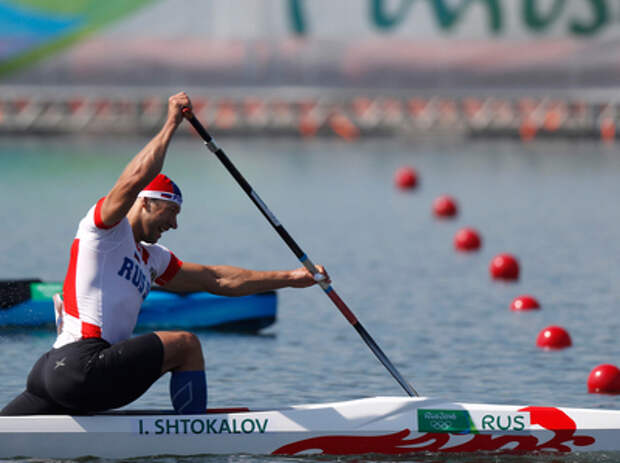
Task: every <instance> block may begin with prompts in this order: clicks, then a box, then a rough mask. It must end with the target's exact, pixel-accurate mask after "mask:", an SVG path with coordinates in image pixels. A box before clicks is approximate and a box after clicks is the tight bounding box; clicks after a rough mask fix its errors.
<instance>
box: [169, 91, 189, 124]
mask: <svg viewBox="0 0 620 463" xmlns="http://www.w3.org/2000/svg"><path fill="white" fill-rule="evenodd" d="M184 108H189V109H190V110H191V109H192V102H191V101H190V99H189V97H188V96H187V94H186V93H185V92H179V93H177V94H176V95H172V96H171V97H170V98H168V120H169V121H171V122H173V123H174V124H175V126H178V125H179V124H180V123H181V121H182V120H183V109H184Z"/></svg>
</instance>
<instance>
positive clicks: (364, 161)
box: [0, 138, 620, 463]
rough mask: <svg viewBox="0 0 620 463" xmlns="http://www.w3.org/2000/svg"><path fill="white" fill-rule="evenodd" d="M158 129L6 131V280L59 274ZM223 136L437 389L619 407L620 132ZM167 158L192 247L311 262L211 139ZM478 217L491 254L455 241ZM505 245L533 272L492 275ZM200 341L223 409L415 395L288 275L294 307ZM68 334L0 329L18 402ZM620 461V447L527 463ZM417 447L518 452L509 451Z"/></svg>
mask: <svg viewBox="0 0 620 463" xmlns="http://www.w3.org/2000/svg"><path fill="white" fill-rule="evenodd" d="M145 141H146V140H143V139H121V140H104V139H77V140H76V139H30V140H24V139H19V140H18V139H2V140H0V179H1V181H0V198H1V199H0V204H1V206H0V211H2V212H1V213H2V218H3V220H2V224H3V234H2V236H3V239H2V240H1V241H0V256H1V259H2V265H1V266H0V278H4V279H7V278H27V277H39V278H42V279H44V280H61V279H62V278H63V277H64V272H65V270H66V266H67V262H68V255H69V245H70V243H71V240H72V238H73V234H74V232H75V228H76V226H77V222H78V221H79V219H80V218H81V217H82V216H83V214H84V213H85V212H86V210H87V209H88V208H89V207H90V206H91V205H92V204H93V203H94V202H95V201H96V200H97V199H98V198H99V197H101V196H103V195H104V194H105V193H106V192H107V190H108V189H109V188H110V187H111V186H112V184H113V182H114V181H115V180H116V178H117V176H118V174H119V173H120V171H121V170H122V168H123V167H124V165H125V163H126V162H127V161H128V160H129V159H130V157H131V156H132V155H133V154H134V153H135V152H137V151H138V150H139V149H140V148H141V146H142V144H143V143H144V142H145ZM219 142H220V144H221V145H222V146H223V148H224V149H225V150H226V152H227V153H228V154H229V156H230V157H231V158H232V159H233V161H234V162H235V163H236V165H237V166H238V168H239V169H240V170H241V171H242V172H243V173H244V175H245V176H246V178H247V179H248V180H249V181H250V183H251V184H252V185H253V187H254V188H255V190H256V191H257V192H258V193H259V194H260V195H261V197H262V198H263V200H264V201H265V202H266V203H267V204H268V205H269V207H270V209H271V210H272V211H273V212H274V213H275V214H276V216H277V217H278V218H279V219H280V221H281V222H282V223H283V224H284V226H285V227H286V228H287V229H288V231H289V232H290V234H291V235H292V236H293V237H294V238H295V239H296V240H297V241H298V243H299V244H300V245H301V247H302V248H303V249H304V250H305V251H306V252H307V254H308V255H309V256H310V257H311V258H312V259H313V260H314V261H315V262H316V263H321V264H323V265H325V266H326V267H327V269H328V271H329V272H330V275H331V277H332V280H333V284H334V287H335V289H336V290H337V291H338V293H339V294H340V296H341V297H342V298H343V299H344V300H345V301H346V302H347V304H348V305H349V306H350V307H351V309H352V310H353V311H354V312H355V314H356V315H357V316H358V318H359V319H360V320H361V321H362V323H363V324H364V326H365V327H366V329H367V330H368V331H369V332H370V334H371V335H372V336H373V337H374V339H375V340H376V341H377V342H378V344H379V345H380V346H381V347H382V348H383V350H384V351H385V352H386V354H387V355H388V357H389V358H390V359H391V360H392V362H393V363H394V364H395V365H396V366H397V368H398V369H399V370H400V372H401V373H402V374H403V376H405V377H406V378H407V379H409V380H410V381H411V383H412V384H413V385H414V387H415V388H416V389H417V390H418V391H419V392H420V393H421V394H422V395H426V396H440V397H444V398H446V399H451V400H456V401H469V402H487V403H513V404H531V405H561V406H574V407H594V408H599V407H600V408H615V409H618V408H620V396H605V395H592V394H588V393H587V389H586V380H587V377H588V374H589V372H590V371H591V370H592V368H594V367H595V366H596V365H598V364H601V363H613V364H617V365H618V364H620V355H619V354H620V346H619V344H618V342H617V340H618V333H620V317H618V316H617V311H618V310H619V309H620V283H619V276H620V271H619V268H618V266H619V264H620V259H619V257H620V208H619V207H618V198H620V182H619V175H618V174H619V173H620V151H619V148H618V147H617V146H616V147H614V146H606V145H603V144H599V143H596V142H575V141H571V142H562V141H554V142H537V143H533V144H528V145H523V144H520V143H519V142H511V141H492V142H488V141H479V142H465V143H463V142H452V141H445V142H441V143H440V142H437V141H434V142H416V141H413V140H402V139H401V140H374V141H364V142H360V143H358V144H347V143H344V142H337V141H325V142H319V141H317V142H297V141H275V142H274V141H267V140H262V141H261V140H245V141H239V140H232V139H221V140H219ZM404 164H410V165H413V166H415V167H416V169H417V170H418V171H419V173H420V177H421V183H420V186H419V188H418V189H417V190H415V191H413V192H402V191H399V190H397V189H395V188H394V186H393V183H392V178H393V174H394V171H395V170H396V169H397V168H398V167H399V166H401V165H404ZM165 171H166V172H167V173H168V174H169V175H170V176H172V177H173V178H174V179H175V180H176V181H177V182H178V183H179V184H180V185H181V187H182V189H183V193H184V197H185V203H184V206H183V212H182V214H181V216H180V217H179V223H180V228H179V229H178V230H176V231H171V232H169V233H167V234H166V235H165V236H164V237H163V239H162V243H163V244H165V245H167V246H168V247H170V248H171V249H173V250H174V251H175V253H176V254H177V255H178V256H179V257H180V258H181V259H183V260H188V261H195V262H201V263H211V264H231V265H239V266H244V267H250V268H257V269H267V268H291V267H296V266H297V261H296V259H295V257H294V255H293V254H292V253H291V252H290V251H289V249H288V248H287V247H286V246H285V245H284V243H283V242H282V241H281V240H280V238H279V237H278V236H277V234H276V233H275V232H274V231H273V230H272V229H271V227H270V226H269V224H268V223H267V222H266V221H265V219H264V218H263V217H262V216H261V215H260V214H259V212H258V211H257V210H256V208H255V207H254V205H253V204H252V203H251V202H250V201H249V200H248V199H247V197H246V196H245V194H244V193H243V192H242V191H241V189H240V188H239V187H238V186H237V185H236V184H235V183H234V181H233V180H232V179H231V177H230V176H229V174H228V173H227V172H226V171H225V170H224V168H223V167H222V166H221V165H220V164H219V163H218V161H217V160H216V159H215V158H214V157H213V156H212V155H210V153H209V152H208V151H207V150H205V149H204V147H203V146H202V144H201V143H200V142H199V141H197V139H194V138H187V139H182V138H179V139H176V140H175V141H174V142H173V144H172V146H171V148H170V152H169V157H168V159H167V162H166V167H165ZM442 193H449V194H452V195H454V196H455V197H456V198H457V199H458V201H459V203H460V208H461V213H460V215H459V217H458V218H457V219H456V220H452V221H438V220H436V219H434V218H433V217H432V215H431V203H432V201H433V199H434V198H435V197H436V196H438V195H439V194H442ZM463 226H473V227H475V228H477V229H478V230H479V231H480V233H481V234H482V237H483V248H482V249H481V250H480V251H479V252H477V253H474V254H468V255H463V254H458V253H456V252H454V250H453V247H452V239H453V236H454V234H455V233H456V231H457V230H458V229H459V228H460V227H463ZM500 252H511V253H514V254H515V255H516V256H518V258H519V259H520V262H521V270H522V276H521V279H520V281H519V282H518V283H513V284H506V283H497V282H493V281H491V280H490V278H489V275H488V270H487V269H488V264H489V262H490V260H491V258H492V257H493V256H494V255H495V254H497V253H500ZM523 293H530V294H532V295H534V296H535V297H537V298H538V299H539V301H540V302H541V304H542V306H543V308H542V310H541V311H539V312H536V313H522V314H519V313H512V312H511V311H510V310H509V304H510V302H511V300H512V299H513V298H514V297H515V296H517V295H519V294H523ZM551 324H557V325H562V326H564V327H565V328H566V329H567V330H568V331H569V332H570V334H571V336H572V339H573V347H572V348H569V349H565V350H562V351H556V352H544V351H541V350H539V349H538V348H536V346H535V339H536V336H537V334H538V332H539V331H540V330H542V329H543V328H544V327H546V326H548V325H551ZM200 339H201V341H202V344H203V348H204V350H205V352H206V358H207V364H208V382H209V404H210V406H214V407H216V406H228V405H247V406H250V407H252V406H259V407H265V406H270V405H284V404H292V403H307V402H322V401H332V400H341V399H343V400H344V399H352V398H358V397H364V396H373V395H401V394H403V391H402V390H401V389H400V386H399V385H398V384H397V383H396V382H395V381H394V380H393V379H392V377H391V376H390V375H389V374H388V373H387V371H386V370H385V369H384V367H383V366H382V365H381V364H380V363H379V362H378V361H377V360H376V359H375V358H374V356H373V355H372V353H371V352H370V350H369V349H368V348H367V347H366V345H365V344H364V343H363V342H362V341H361V339H360V338H359V336H358V335H357V333H356V332H355V330H354V329H353V328H352V327H351V326H350V325H349V324H348V323H347V322H346V320H345V319H344V318H343V317H342V316H341V315H340V313H339V312H338V311H337V310H336V309H335V307H334V306H333V305H332V303H331V302H330V300H329V299H328V298H327V297H326V296H325V295H324V294H323V292H322V291H321V290H320V289H318V288H310V289H305V290H293V289H285V290H282V291H281V292H280V299H279V319H278V321H277V323H276V324H275V325H274V326H273V327H271V328H269V329H268V330H265V331H264V332H262V333H261V334H260V335H240V334H217V333H211V332H202V333H200ZM52 342H53V335H52V334H51V333H50V332H47V331H37V330H35V331H22V332H6V331H4V332H0V359H1V361H0V377H1V378H2V381H1V382H0V404H3V403H5V402H7V401H9V400H10V399H11V398H12V397H13V396H14V395H16V394H17V393H19V392H20V391H21V390H22V389H23V387H24V384H25V378H26V375H27V373H28V371H29V369H30V367H31V366H32V364H33V362H34V361H35V360H36V358H38V357H39V356H40V355H41V354H42V353H43V352H45V351H46V350H47V349H49V347H50V346H51V344H52ZM167 388H168V378H167V377H164V378H162V379H161V380H160V381H159V382H157V383H156V384H155V385H154V386H153V387H152V388H151V390H149V391H148V392H147V393H146V394H145V395H144V396H143V397H142V398H141V399H139V400H138V402H136V403H135V404H134V405H132V407H139V408H147V407H160V408H168V407H169V398H168V390H167ZM614 459H620V456H618V455H598V456H587V457H585V456H571V457H568V456H567V457H562V458H560V459H559V460H558V458H553V457H547V456H541V457H537V458H528V460H527V461H610V460H614ZM203 460H205V458H179V459H170V458H167V459H163V458H159V459H151V460H149V461H158V462H160V461H161V462H163V461H165V462H166V463H168V462H171V461H174V462H176V461H191V462H199V461H200V462H201V461H203ZM208 460H210V461H229V460H230V459H229V458H222V457H218V458H215V457H214V458H208ZM233 460H239V461H260V462H266V461H270V460H271V459H267V458H254V457H244V456H239V457H234V458H233ZM285 460H286V461H288V460H290V459H285ZM300 460H303V461H306V460H308V459H307V458H302V459H300ZM318 460H319V461H324V460H325V459H322V458H321V459H318ZM358 460H359V459H356V461H358ZM407 460H410V461H440V462H448V461H450V462H453V461H468V462H474V461H475V462H478V461H484V462H486V461H501V462H510V461H516V459H513V458H512V457H505V456H503V457H496V456H481V457H478V456H476V457H464V458H456V457H428V456H420V457H416V456H414V457H407ZM344 461H347V460H346V459H345V460H344ZM519 461H523V460H519Z"/></svg>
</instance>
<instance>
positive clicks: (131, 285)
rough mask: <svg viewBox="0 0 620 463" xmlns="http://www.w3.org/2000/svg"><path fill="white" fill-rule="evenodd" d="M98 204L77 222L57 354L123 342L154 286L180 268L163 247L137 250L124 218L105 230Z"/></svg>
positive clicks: (178, 262)
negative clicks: (76, 345) (73, 346)
mask: <svg viewBox="0 0 620 463" xmlns="http://www.w3.org/2000/svg"><path fill="white" fill-rule="evenodd" d="M102 202H103V198H102V199H101V200H99V202H98V203H97V204H96V205H95V206H93V207H92V208H91V209H90V210H89V211H88V213H87V214H86V216H85V217H84V218H83V219H82V220H81V221H80V224H79V226H78V231H77V234H76V236H75V239H74V241H73V244H72V246H71V257H70V261H69V268H68V270H67V275H66V277H65V282H64V287H63V298H64V309H63V317H62V318H63V324H62V330H61V332H60V334H59V335H58V338H57V340H56V342H55V344H54V347H56V348H58V347H61V346H63V345H65V344H68V343H70V342H74V341H77V340H79V339H84V338H91V337H100V338H103V339H105V340H106V341H108V342H109V343H110V344H114V343H117V342H119V341H122V340H124V339H128V338H129V337H130V336H131V334H132V332H133V330H134V328H135V325H136V322H137V319H138V313H139V311H140V307H141V305H142V302H143V301H144V299H145V298H146V296H147V294H148V293H149V291H150V289H151V285H152V284H153V282H154V281H156V282H157V283H159V284H165V283H166V282H167V281H170V279H171V278H172V277H174V275H175V274H176V273H177V271H178V270H179V268H180V266H181V262H180V261H179V260H178V259H177V258H176V257H175V256H174V254H172V253H171V252H170V251H169V250H168V249H166V248H165V247H164V246H161V245H159V244H146V243H141V244H136V242H135V240H134V236H133V232H132V229H131V226H130V224H129V221H128V220H127V218H123V220H121V221H120V222H119V223H118V224H116V225H114V226H112V227H106V226H105V225H104V224H103V222H102V221H101V217H100V208H101V204H102Z"/></svg>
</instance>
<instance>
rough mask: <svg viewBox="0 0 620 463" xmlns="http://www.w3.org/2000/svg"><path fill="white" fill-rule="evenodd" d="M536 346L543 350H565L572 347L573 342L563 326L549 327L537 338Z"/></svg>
mask: <svg viewBox="0 0 620 463" xmlns="http://www.w3.org/2000/svg"><path fill="white" fill-rule="evenodd" d="M536 345H537V346H538V347H541V348H543V349H564V348H565V347H570V346H572V345H573V342H572V340H571V338H570V335H569V334H568V331H566V330H565V329H564V328H562V327H561V326H555V325H552V326H548V327H547V328H545V329H544V330H542V331H541V332H540V333H538V337H537V338H536Z"/></svg>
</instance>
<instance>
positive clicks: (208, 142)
mask: <svg viewBox="0 0 620 463" xmlns="http://www.w3.org/2000/svg"><path fill="white" fill-rule="evenodd" d="M183 115H184V116H185V118H186V119H187V120H188V121H189V122H190V124H192V126H193V127H194V129H195V130H196V132H197V133H198V135H200V137H201V138H202V139H203V140H204V144H205V146H206V147H207V148H208V149H209V151H211V152H212V153H213V154H215V155H216V156H217V158H218V159H219V160H220V161H221V162H222V164H224V167H226V169H227V170H228V172H229V173H230V174H231V175H232V176H233V177H234V179H235V180H236V181H237V183H238V184H239V186H240V187H241V188H242V189H243V191H245V192H246V193H247V195H248V196H249V197H250V199H251V200H252V202H253V203H254V204H255V205H256V207H258V209H259V210H260V211H261V213H262V214H263V215H264V216H265V218H266V219H267V220H268V221H269V223H270V224H271V226H272V227H273V228H274V229H275V231H276V232H278V235H280V237H281V238H282V239H283V240H284V242H285V243H286V244H287V245H288V247H289V248H290V249H291V251H293V254H295V256H297V258H298V259H299V261H300V262H301V263H302V264H303V266H304V267H306V268H307V269H308V271H309V272H310V273H311V274H312V275H314V279H315V280H316V281H317V282H318V284H319V285H320V286H321V288H322V289H323V291H324V292H325V294H327V296H328V297H329V298H330V299H331V300H332V302H333V303H334V304H335V305H336V307H337V308H338V310H340V312H341V313H342V315H344V318H346V319H347V320H348V321H349V323H351V325H353V327H354V328H355V330H356V331H357V332H358V333H359V335H360V336H361V337H362V339H363V340H364V342H365V343H366V344H367V345H368V347H370V350H372V351H373V353H374V354H375V355H376V356H377V358H378V359H379V361H380V362H381V363H382V364H383V366H385V368H387V370H388V371H389V372H390V373H391V374H392V376H393V377H394V379H395V380H396V381H398V384H400V385H401V386H402V388H403V389H404V390H405V392H407V394H408V395H409V396H410V397H415V396H417V395H418V393H417V392H416V390H415V389H414V388H413V387H412V386H411V384H409V383H408V382H407V381H406V380H405V379H404V378H403V377H402V375H401V374H400V373H399V372H398V370H397V369H396V367H395V366H394V365H392V362H390V360H389V359H388V358H387V356H386V355H385V354H384V353H383V351H382V350H381V348H380V347H379V346H378V345H377V343H376V342H375V341H374V339H372V337H371V336H370V334H368V332H367V331H366V329H365V328H364V327H363V326H362V324H361V323H360V322H359V320H358V319H357V317H355V315H354V314H353V312H351V310H350V309H349V308H348V307H347V305H346V304H345V303H344V302H343V300H342V299H340V296H338V294H337V293H336V291H334V288H332V286H331V285H330V284H329V283H328V282H327V281H326V280H325V277H324V276H323V275H321V273H319V270H318V269H317V268H316V266H315V265H314V264H313V263H312V261H311V260H310V259H309V258H308V256H307V255H306V253H305V252H303V251H302V250H301V248H300V247H299V245H298V244H297V243H296V242H295V240H294V239H293V238H292V237H291V235H289V234H288V232H287V231H286V229H285V228H284V227H283V226H282V224H281V223H280V221H279V220H278V219H277V218H276V216H275V215H273V213H272V212H271V211H270V210H269V208H268V207H267V205H266V204H265V203H264V202H263V200H262V199H261V198H260V197H259V196H258V194H257V193H256V192H255V191H254V190H253V189H252V187H251V186H250V184H249V183H248V182H247V180H246V179H245V178H244V177H243V175H241V172H239V171H238V170H237V168H236V167H235V165H234V164H233V163H232V162H231V161H230V159H228V156H226V153H224V151H223V150H222V148H220V147H219V146H218V145H217V143H215V140H214V139H213V137H212V136H211V135H209V133H208V132H207V131H206V130H205V128H204V127H203V125H202V124H201V123H200V121H199V120H198V119H196V117H195V116H194V114H193V113H192V112H191V110H190V109H189V108H185V109H184V110H183Z"/></svg>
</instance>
